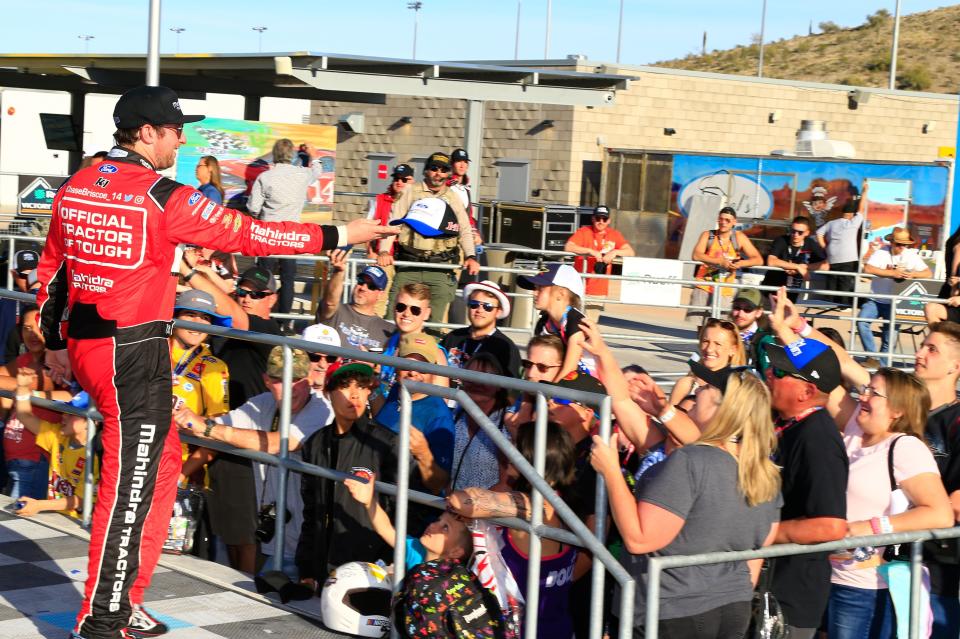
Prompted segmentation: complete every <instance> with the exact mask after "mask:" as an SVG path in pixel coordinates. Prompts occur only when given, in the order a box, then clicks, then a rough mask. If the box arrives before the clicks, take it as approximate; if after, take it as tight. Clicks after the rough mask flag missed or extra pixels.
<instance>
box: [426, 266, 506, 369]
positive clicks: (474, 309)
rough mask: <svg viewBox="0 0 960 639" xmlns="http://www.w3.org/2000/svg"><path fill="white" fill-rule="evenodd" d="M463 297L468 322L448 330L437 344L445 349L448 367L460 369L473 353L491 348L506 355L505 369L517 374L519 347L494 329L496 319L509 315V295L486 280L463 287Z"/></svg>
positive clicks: (495, 327)
mask: <svg viewBox="0 0 960 639" xmlns="http://www.w3.org/2000/svg"><path fill="white" fill-rule="evenodd" d="M463 299H464V300H465V301H466V302H467V320H468V321H469V322H470V325H469V326H465V327H463V328H458V329H455V330H453V331H450V332H449V333H447V334H446V336H444V338H443V341H442V342H441V343H440V345H441V346H443V347H444V348H445V349H446V350H447V359H448V360H449V362H450V366H455V367H458V368H463V367H464V366H465V365H466V364H467V362H469V361H470V357H472V356H473V354H474V353H476V352H478V351H479V350H481V349H488V350H491V349H492V350H496V351H497V352H498V353H503V354H505V358H506V360H507V371H508V372H509V373H510V374H511V375H516V374H517V372H518V371H519V370H520V349H518V348H517V345H516V344H514V343H513V340H512V339H510V338H509V337H507V336H506V335H504V334H503V333H502V332H501V331H500V329H499V328H497V320H503V319H506V318H507V317H509V316H510V298H508V297H507V296H506V294H505V293H504V292H503V290H502V289H501V288H500V286H499V285H498V284H497V283H496V282H491V281H490V280H485V281H483V282H474V283H471V284H467V285H466V286H464V287H463Z"/></svg>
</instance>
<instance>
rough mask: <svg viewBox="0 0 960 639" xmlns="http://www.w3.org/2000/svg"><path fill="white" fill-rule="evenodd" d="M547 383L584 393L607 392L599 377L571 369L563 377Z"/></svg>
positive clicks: (604, 393)
mask: <svg viewBox="0 0 960 639" xmlns="http://www.w3.org/2000/svg"><path fill="white" fill-rule="evenodd" d="M547 383H548V384H552V385H554V386H559V387H560V388H569V389H570V390H578V391H583V392H585V393H599V394H601V395H606V394H607V389H606V387H605V386H604V385H603V383H602V382H601V381H600V380H599V379H597V378H596V377H593V376H592V375H587V374H586V373H584V372H582V371H573V372H571V373H570V374H568V375H567V376H566V377H564V378H563V379H560V380H557V381H555V382H547Z"/></svg>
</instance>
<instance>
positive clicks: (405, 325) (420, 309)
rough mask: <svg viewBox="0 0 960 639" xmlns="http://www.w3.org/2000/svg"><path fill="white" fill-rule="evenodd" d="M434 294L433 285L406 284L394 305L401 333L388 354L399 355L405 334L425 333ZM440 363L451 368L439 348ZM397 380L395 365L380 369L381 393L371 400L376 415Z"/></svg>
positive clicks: (439, 381) (446, 382) (438, 381)
mask: <svg viewBox="0 0 960 639" xmlns="http://www.w3.org/2000/svg"><path fill="white" fill-rule="evenodd" d="M431 293H432V291H431V289H430V287H429V286H427V285H426V284H420V283H411V284H406V285H404V287H403V288H402V289H400V292H399V293H398V294H397V301H396V302H394V304H393V321H394V322H396V324H397V330H396V331H394V333H393V335H391V336H390V339H388V340H387V345H386V346H385V347H384V349H383V354H384V355H396V354H397V351H398V350H399V348H400V340H401V339H402V338H403V336H404V335H410V334H412V333H422V332H423V325H424V324H425V323H426V322H427V320H428V319H430V313H431V308H430V301H431ZM436 363H437V364H439V365H440V366H447V365H448V364H447V354H446V352H445V351H444V350H443V348H441V347H439V346H438V347H437V357H436ZM396 380H397V370H396V369H395V368H394V367H393V366H386V365H384V366H382V367H380V390H379V392H378V393H377V394H375V395H374V397H373V399H372V400H371V406H372V407H373V412H374V414H376V413H377V411H379V410H380V408H382V406H383V401H384V399H385V398H387V397H389V395H390V391H391V390H392V389H393V386H394V382H396ZM434 383H436V384H438V385H440V386H446V385H449V383H450V380H449V379H448V378H446V377H438V378H436V381H435V382H434Z"/></svg>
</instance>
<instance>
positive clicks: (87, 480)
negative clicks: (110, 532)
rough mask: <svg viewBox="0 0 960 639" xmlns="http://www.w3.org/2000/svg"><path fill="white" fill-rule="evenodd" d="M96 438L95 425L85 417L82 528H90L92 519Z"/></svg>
mask: <svg viewBox="0 0 960 639" xmlns="http://www.w3.org/2000/svg"><path fill="white" fill-rule="evenodd" d="M96 436H97V424H96V423H95V422H94V421H93V420H92V419H90V417H87V441H86V442H85V444H84V447H85V451H84V454H85V455H86V456H87V461H86V463H85V464H84V465H83V513H81V523H82V524H83V527H84V528H89V527H90V518H91V517H93V467H94V466H95V465H96V463H95V459H94V450H93V440H94V438H95V437H96Z"/></svg>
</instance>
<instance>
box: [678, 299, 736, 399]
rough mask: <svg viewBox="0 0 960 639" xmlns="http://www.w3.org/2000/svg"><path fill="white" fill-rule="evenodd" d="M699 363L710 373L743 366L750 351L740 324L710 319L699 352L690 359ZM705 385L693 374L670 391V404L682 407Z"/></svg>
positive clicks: (702, 335) (703, 330) (701, 332)
mask: <svg viewBox="0 0 960 639" xmlns="http://www.w3.org/2000/svg"><path fill="white" fill-rule="evenodd" d="M690 360H691V361H698V362H700V363H701V364H703V366H704V367H705V368H706V369H707V370H711V371H718V370H720V369H722V368H726V367H727V366H743V365H744V364H746V363H747V355H746V351H745V349H744V348H743V340H741V339H740V331H739V330H738V329H737V326H736V324H734V323H733V322H730V321H727V320H721V319H716V318H713V317H712V318H710V319H708V320H707V322H706V324H704V325H703V328H701V329H700V342H699V345H698V347H697V353H696V354H695V356H694V357H691V358H690ZM700 385H701V380H700V379H699V378H698V377H697V376H696V374H695V373H693V372H692V371H691V373H690V374H689V375H687V376H685V377H681V378H680V379H678V380H677V383H676V384H675V385H674V387H673V390H672V391H671V392H670V403H671V404H673V405H676V404H679V403H680V402H681V401H683V398H684V397H687V396H688V395H690V394H692V393H693V392H694V391H696V390H697V388H698V387H699V386H700Z"/></svg>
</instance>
